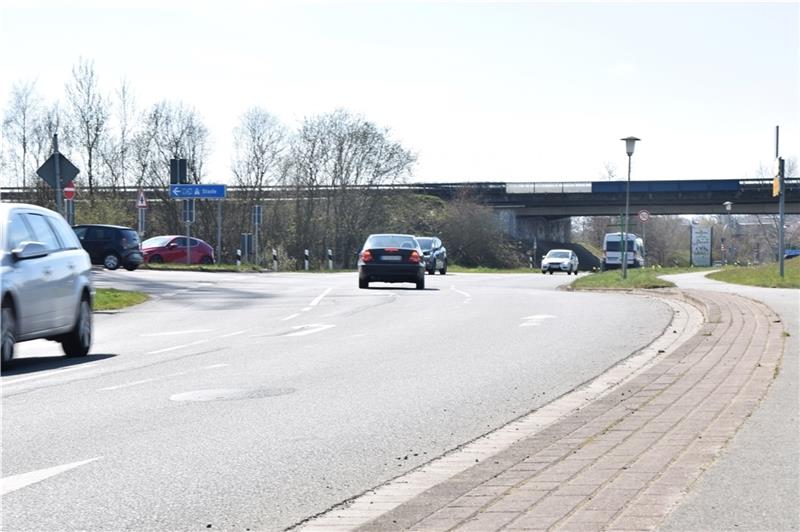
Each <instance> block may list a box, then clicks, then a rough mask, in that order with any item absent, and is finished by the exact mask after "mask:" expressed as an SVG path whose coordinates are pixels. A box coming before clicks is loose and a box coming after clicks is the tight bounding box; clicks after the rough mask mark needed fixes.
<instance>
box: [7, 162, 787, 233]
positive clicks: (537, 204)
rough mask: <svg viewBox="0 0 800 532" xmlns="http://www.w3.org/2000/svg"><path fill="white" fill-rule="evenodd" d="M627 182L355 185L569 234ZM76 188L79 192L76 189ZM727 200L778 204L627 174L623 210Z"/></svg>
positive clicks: (513, 229)
mask: <svg viewBox="0 0 800 532" xmlns="http://www.w3.org/2000/svg"><path fill="white" fill-rule="evenodd" d="M626 185H627V183H626V181H586V182H574V181H573V182H560V183H554V182H538V183H504V182H471V183H405V184H395V185H382V186H375V187H361V190H364V191H367V192H377V193H382V194H386V193H413V194H426V195H431V196H436V197H439V198H442V199H445V200H451V199H454V198H456V197H468V198H470V199H472V200H474V201H477V202H479V203H483V204H484V205H488V206H491V207H492V208H493V209H494V210H495V212H496V213H497V216H498V218H499V219H500V220H502V222H503V224H504V226H505V227H506V231H507V232H508V233H509V235H511V236H513V237H515V238H519V239H532V238H534V237H536V238H539V239H544V240H554V241H568V240H569V231H570V218H571V217H573V216H616V215H619V214H620V213H621V212H623V210H624V208H625V190H626ZM355 188H359V187H355ZM138 190H139V189H138V188H136V187H129V188H126V189H117V190H116V191H112V190H110V189H108V188H102V187H99V188H96V193H97V194H98V195H101V196H102V195H105V194H111V193H114V194H115V195H116V196H117V197H119V196H120V195H121V196H122V197H124V198H128V197H129V198H130V200H131V201H133V202H135V201H136V198H137V193H138ZM144 190H145V194H146V195H147V198H148V200H149V201H156V202H157V201H171V200H169V199H168V194H167V192H166V189H164V188H152V187H151V188H148V187H145V189H144ZM328 190H332V189H331V188H326V187H318V188H317V189H316V191H315V194H316V195H317V197H323V196H324V195H325V192H326V191H328ZM79 192H80V191H79ZM297 193H298V191H297V189H296V188H295V187H285V186H274V187H265V188H264V189H263V190H262V191H261V192H260V193H258V197H259V198H260V199H263V200H265V201H268V200H270V199H275V198H281V197H283V198H287V197H294V195H296V194H297ZM300 193H301V194H302V191H300ZM38 194H41V191H39V192H38ZM79 196H82V197H84V198H85V197H86V196H85V195H84V194H80V193H79ZM36 197H37V193H35V192H32V191H31V190H30V189H28V190H24V189H14V188H5V189H0V198H1V199H2V200H4V201H33V202H35V198H36ZM38 197H40V196H38ZM239 198H242V199H243V198H247V200H248V201H254V193H253V191H252V190H247V189H243V188H240V187H228V200H227V201H236V200H237V199H239ZM726 201H730V202H732V203H733V205H734V206H733V210H732V213H733V214H776V213H777V212H778V199H777V198H775V197H773V196H772V181H771V180H768V179H761V180H738V179H696V180H664V181H632V182H631V184H630V210H629V212H630V213H631V215H635V214H636V213H637V211H639V210H641V209H647V210H648V211H650V213H651V214H652V215H660V214H724V213H725V208H724V207H723V203H724V202H726ZM786 213H787V214H800V178H794V177H793V178H790V179H787V180H786Z"/></svg>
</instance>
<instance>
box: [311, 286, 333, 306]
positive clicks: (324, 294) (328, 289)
mask: <svg viewBox="0 0 800 532" xmlns="http://www.w3.org/2000/svg"><path fill="white" fill-rule="evenodd" d="M331 290H333V288H332V287H331V288H327V289H326V290H325V291H324V292H322V293H321V294H320V295H318V296H317V297H315V298H314V301H312V302H311V306H312V307H316V306H317V305H319V302H320V301H322V298H324V297H325V296H327V295H328V294H330V293H331Z"/></svg>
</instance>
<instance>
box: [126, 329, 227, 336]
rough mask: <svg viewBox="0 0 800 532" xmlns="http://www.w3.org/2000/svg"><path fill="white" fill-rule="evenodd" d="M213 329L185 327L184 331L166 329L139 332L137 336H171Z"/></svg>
mask: <svg viewBox="0 0 800 532" xmlns="http://www.w3.org/2000/svg"><path fill="white" fill-rule="evenodd" d="M213 330H214V329H187V330H185V331H167V332H158V333H148V334H140V335H139V336H172V335H176V334H193V333H204V332H211V331H213Z"/></svg>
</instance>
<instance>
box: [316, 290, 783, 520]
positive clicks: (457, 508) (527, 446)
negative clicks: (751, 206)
mask: <svg viewBox="0 0 800 532" xmlns="http://www.w3.org/2000/svg"><path fill="white" fill-rule="evenodd" d="M692 297H693V298H695V299H696V300H697V301H699V302H700V304H701V306H702V307H704V308H705V317H706V322H705V323H704V324H703V326H702V328H701V330H700V332H698V333H697V334H696V335H694V336H692V337H691V338H690V339H689V340H688V341H686V342H685V343H683V344H682V345H681V346H680V347H678V348H677V349H675V350H674V351H672V352H671V353H670V354H668V356H666V357H665V358H663V359H661V360H660V361H658V362H657V363H655V364H654V365H652V366H650V367H648V368H646V369H645V370H643V371H642V372H640V373H639V374H638V375H636V376H635V377H633V378H632V379H630V380H628V381H626V382H625V383H624V384H623V385H622V386H620V387H619V388H618V389H616V390H614V391H613V392H612V393H610V394H608V395H605V396H604V397H601V398H600V399H598V400H596V401H593V402H591V403H588V404H587V405H585V406H583V407H581V408H580V409H577V410H575V411H574V412H572V413H571V414H568V415H565V416H563V417H561V418H560V419H559V420H557V421H555V422H554V423H552V424H550V425H549V426H547V427H545V428H543V429H542V430H540V431H539V432H537V433H536V434H534V435H532V436H530V437H527V438H525V439H523V440H520V441H517V442H516V443H514V444H512V445H511V446H510V447H508V448H506V449H505V450H503V451H500V452H499V453H497V454H495V455H494V456H492V457H491V458H488V459H485V460H482V461H479V462H478V463H476V464H475V465H474V466H472V467H470V468H468V469H466V470H464V471H461V472H458V473H456V474H455V475H453V476H452V477H450V478H449V479H447V480H445V481H444V482H441V483H439V484H438V485H436V486H434V487H432V488H430V489H428V490H426V491H424V492H423V493H421V494H419V495H418V496H416V497H414V498H412V499H411V500H409V501H407V502H405V503H403V504H401V505H399V506H396V505H389V506H387V510H388V511H387V512H386V513H384V514H382V515H381V516H379V517H377V518H376V519H373V520H371V521H369V522H367V523H365V524H363V525H361V526H360V528H358V529H359V530H370V531H371V530H419V531H445V530H461V531H470V530H474V531H480V532H486V531H492V530H501V529H502V530H580V531H589V530H652V529H655V528H657V527H658V524H659V523H660V522H661V521H662V520H663V519H664V517H665V516H666V515H668V514H669V512H670V511H671V510H672V509H673V508H674V507H675V506H676V505H677V504H678V503H679V502H680V500H681V498H682V497H683V496H684V495H685V494H686V493H687V492H688V491H689V490H690V489H691V486H692V484H693V483H694V482H695V480H697V478H699V476H700V475H702V473H703V471H704V470H705V469H707V468H709V467H710V466H711V465H712V464H713V462H714V460H715V458H716V456H717V455H718V454H719V453H720V451H721V450H722V449H723V448H724V446H725V445H726V443H727V442H728V441H729V440H730V439H731V438H732V437H733V435H734V434H735V432H736V430H737V429H738V428H739V427H740V426H741V424H742V423H743V422H744V421H745V420H746V419H747V417H748V416H749V415H750V414H751V413H752V412H753V410H754V409H755V408H756V407H757V406H758V403H759V402H760V400H761V399H762V398H763V396H764V394H765V392H766V390H767V388H768V387H769V385H770V383H771V382H772V380H773V379H774V377H775V375H776V372H777V371H778V370H779V364H780V360H781V356H782V353H783V344H784V338H783V329H784V328H783V325H782V324H781V323H779V320H778V318H777V316H776V315H775V314H774V313H772V312H771V311H770V310H769V309H768V308H767V307H765V306H764V305H762V304H760V303H757V302H754V301H751V300H748V299H745V298H742V297H739V296H735V295H729V294H721V293H710V292H692ZM355 504H356V505H358V504H359V501H358V500H357V501H356V503H355ZM362 504H370V505H373V504H379V505H380V500H374V499H373V500H371V501H367V502H366V503H362ZM389 508H392V509H389ZM336 517H337V516H336V515H333V516H330V517H327V518H326V517H323V518H322V519H321V520H318V521H317V522H312V523H310V524H311V528H313V529H315V530H317V529H319V530H334V529H336V530H346V529H353V528H356V527H355V526H354V525H356V523H357V521H347V520H345V519H343V520H337V519H336ZM342 517H346V514H343V515H342ZM359 524H361V523H359Z"/></svg>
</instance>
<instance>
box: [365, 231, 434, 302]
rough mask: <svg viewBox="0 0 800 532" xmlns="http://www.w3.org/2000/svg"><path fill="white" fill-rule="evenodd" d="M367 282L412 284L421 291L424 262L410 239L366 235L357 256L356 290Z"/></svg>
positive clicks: (407, 237)
mask: <svg viewBox="0 0 800 532" xmlns="http://www.w3.org/2000/svg"><path fill="white" fill-rule="evenodd" d="M371 281H380V282H384V283H415V284H416V285H417V290H423V289H424V288H425V260H424V259H423V256H422V248H420V246H419V242H417V239H416V238H414V237H413V236H412V235H395V234H382V235H370V236H369V237H368V238H367V241H366V242H365V243H364V247H363V248H362V249H361V253H359V255H358V287H359V288H369V283H370V282H371Z"/></svg>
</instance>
